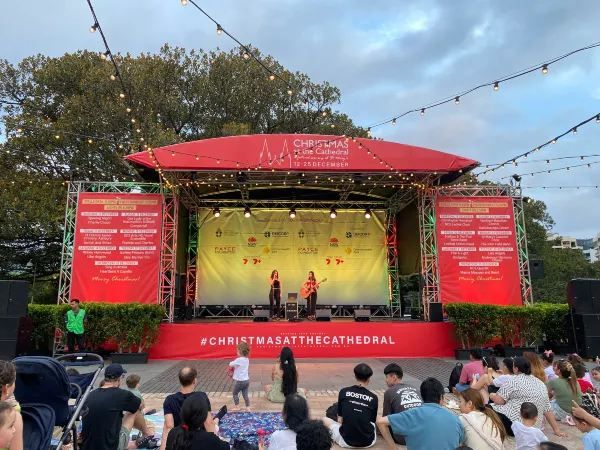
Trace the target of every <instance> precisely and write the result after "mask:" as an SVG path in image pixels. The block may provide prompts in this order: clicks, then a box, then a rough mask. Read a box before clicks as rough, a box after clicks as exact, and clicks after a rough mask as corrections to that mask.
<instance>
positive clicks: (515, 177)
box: [512, 174, 522, 183]
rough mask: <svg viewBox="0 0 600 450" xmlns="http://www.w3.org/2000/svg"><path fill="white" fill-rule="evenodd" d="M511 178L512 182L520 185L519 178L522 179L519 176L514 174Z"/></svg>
mask: <svg viewBox="0 0 600 450" xmlns="http://www.w3.org/2000/svg"><path fill="white" fill-rule="evenodd" d="M512 178H513V180H515V181H516V182H517V183H520V182H521V178H522V177H521V175H517V174H514V175H513V176H512Z"/></svg>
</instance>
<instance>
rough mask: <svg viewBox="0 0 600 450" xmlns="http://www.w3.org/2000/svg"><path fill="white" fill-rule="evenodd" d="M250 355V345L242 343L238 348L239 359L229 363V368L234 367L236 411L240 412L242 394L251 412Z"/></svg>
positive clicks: (234, 401) (247, 408)
mask: <svg viewBox="0 0 600 450" xmlns="http://www.w3.org/2000/svg"><path fill="white" fill-rule="evenodd" d="M249 354H250V347H248V343H247V342H245V341H242V342H240V343H239V344H238V346H237V355H238V357H237V358H236V359H234V360H233V361H231V362H230V363H229V367H233V403H234V404H235V408H233V410H234V411H239V407H238V405H239V404H240V398H239V393H240V392H241V393H242V397H244V402H245V403H246V410H247V411H250V398H249V397H248V388H249V387H250V376H249V375H248V366H249V365H250V360H249V359H248V355H249Z"/></svg>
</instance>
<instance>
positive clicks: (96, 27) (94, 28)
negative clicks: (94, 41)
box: [90, 23, 98, 33]
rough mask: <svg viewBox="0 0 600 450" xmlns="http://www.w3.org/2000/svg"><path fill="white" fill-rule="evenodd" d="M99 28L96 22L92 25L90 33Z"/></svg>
mask: <svg viewBox="0 0 600 450" xmlns="http://www.w3.org/2000/svg"><path fill="white" fill-rule="evenodd" d="M97 29H98V24H97V23H95V24H94V25H92V26H91V27H90V33H95V32H96V30H97Z"/></svg>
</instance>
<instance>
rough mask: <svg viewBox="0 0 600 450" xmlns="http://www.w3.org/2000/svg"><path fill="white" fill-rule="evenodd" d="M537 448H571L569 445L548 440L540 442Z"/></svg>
mask: <svg viewBox="0 0 600 450" xmlns="http://www.w3.org/2000/svg"><path fill="white" fill-rule="evenodd" d="M537 450H569V449H568V448H567V447H565V446H564V445H560V444H557V443H556V442H550V441H546V442H540V445H538V447H537Z"/></svg>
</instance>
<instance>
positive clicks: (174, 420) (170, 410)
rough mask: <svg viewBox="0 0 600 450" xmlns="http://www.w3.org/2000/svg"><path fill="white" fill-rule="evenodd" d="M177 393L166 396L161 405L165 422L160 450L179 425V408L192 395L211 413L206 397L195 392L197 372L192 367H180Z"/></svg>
mask: <svg viewBox="0 0 600 450" xmlns="http://www.w3.org/2000/svg"><path fill="white" fill-rule="evenodd" d="M179 384H180V385H181V387H180V388H179V392H176V393H174V394H171V395H168V396H167V398H165V401H164V403H163V414H164V416H165V422H164V425H163V432H162V438H161V443H160V448H161V450H164V449H165V447H166V445H167V437H168V436H169V432H170V431H171V430H172V429H173V428H174V427H176V426H179V425H180V424H181V408H182V406H183V402H184V401H185V400H186V399H188V398H189V397H191V396H192V395H199V396H200V397H202V398H204V400H206V403H207V405H208V412H209V413H210V411H211V409H212V408H211V405H210V400H209V399H208V396H207V395H206V394H205V393H204V392H201V391H195V389H196V385H197V384H198V372H197V371H196V369H195V368H193V367H188V366H186V367H182V368H181V369H180V370H179Z"/></svg>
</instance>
